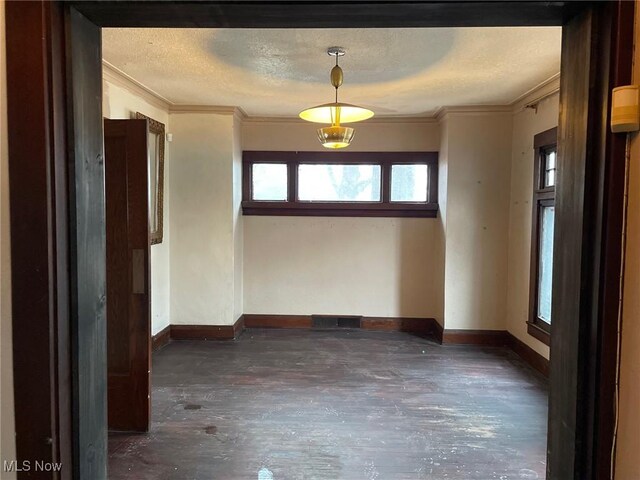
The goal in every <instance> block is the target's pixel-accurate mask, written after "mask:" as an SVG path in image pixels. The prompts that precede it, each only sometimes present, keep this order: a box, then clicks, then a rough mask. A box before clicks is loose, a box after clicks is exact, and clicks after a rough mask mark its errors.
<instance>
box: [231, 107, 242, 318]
mask: <svg viewBox="0 0 640 480" xmlns="http://www.w3.org/2000/svg"><path fill="white" fill-rule="evenodd" d="M232 196H233V205H232V208H233V211H232V215H233V240H234V242H233V279H234V282H233V318H234V319H238V318H240V316H241V315H242V314H243V313H244V311H243V308H244V281H243V267H244V219H243V217H242V123H241V121H240V119H239V118H238V117H237V116H235V115H234V117H233V194H232Z"/></svg>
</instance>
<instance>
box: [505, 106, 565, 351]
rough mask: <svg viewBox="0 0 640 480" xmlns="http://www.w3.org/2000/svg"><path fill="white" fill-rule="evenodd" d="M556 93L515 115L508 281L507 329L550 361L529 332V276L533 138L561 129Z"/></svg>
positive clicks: (544, 348)
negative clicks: (551, 130) (552, 129)
mask: <svg viewBox="0 0 640 480" xmlns="http://www.w3.org/2000/svg"><path fill="white" fill-rule="evenodd" d="M558 102H559V95H558V94H557V93H556V94H554V95H553V96H550V97H548V98H546V99H544V100H543V101H541V102H540V103H539V104H538V109H537V111H536V110H534V109H531V108H524V107H523V108H520V109H519V110H518V111H517V112H516V113H515V114H514V116H513V146H512V153H511V205H510V211H509V257H508V262H509V264H508V268H509V270H508V275H509V276H508V282H507V285H508V287H507V330H509V332H510V333H511V334H512V335H514V336H515V337H517V338H518V339H520V340H521V341H523V342H524V343H526V344H527V345H529V346H530V347H531V348H533V349H534V350H535V351H536V352H538V353H539V354H541V355H543V356H544V357H545V358H549V347H547V346H546V345H545V344H544V343H542V342H540V341H539V340H537V339H535V338H534V337H532V336H531V335H529V334H528V333H527V326H526V322H527V320H528V318H529V275H530V263H531V216H532V212H533V210H532V208H533V205H532V198H533V167H534V160H535V152H534V149H533V137H534V136H535V135H536V134H538V133H540V132H544V131H545V130H548V129H550V128H553V127H556V126H558Z"/></svg>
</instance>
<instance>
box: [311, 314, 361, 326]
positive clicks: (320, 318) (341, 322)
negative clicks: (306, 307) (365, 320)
mask: <svg viewBox="0 0 640 480" xmlns="http://www.w3.org/2000/svg"><path fill="white" fill-rule="evenodd" d="M311 319H312V322H313V323H312V325H313V328H360V320H361V319H362V317H361V316H357V315H348V316H345V315H342V316H339V317H337V316H332V315H312V316H311Z"/></svg>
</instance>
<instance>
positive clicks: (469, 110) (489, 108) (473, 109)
mask: <svg viewBox="0 0 640 480" xmlns="http://www.w3.org/2000/svg"><path fill="white" fill-rule="evenodd" d="M512 111H513V108H512V107H511V105H460V106H455V107H440V108H438V109H437V110H436V111H435V112H434V114H433V116H434V118H435V119H436V120H437V121H438V122H441V121H442V120H444V119H446V118H447V117H450V116H463V115H464V116H475V115H487V114H508V113H512Z"/></svg>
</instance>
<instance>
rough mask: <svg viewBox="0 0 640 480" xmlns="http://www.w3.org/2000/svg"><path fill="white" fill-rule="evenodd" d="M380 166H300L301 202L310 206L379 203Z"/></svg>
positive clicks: (299, 192) (299, 195)
mask: <svg viewBox="0 0 640 480" xmlns="http://www.w3.org/2000/svg"><path fill="white" fill-rule="evenodd" d="M380 170H381V168H380V165H336V164H320V165H305V164H303V165H300V166H299V167H298V199H299V200H302V201H307V202H379V201H380Z"/></svg>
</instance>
